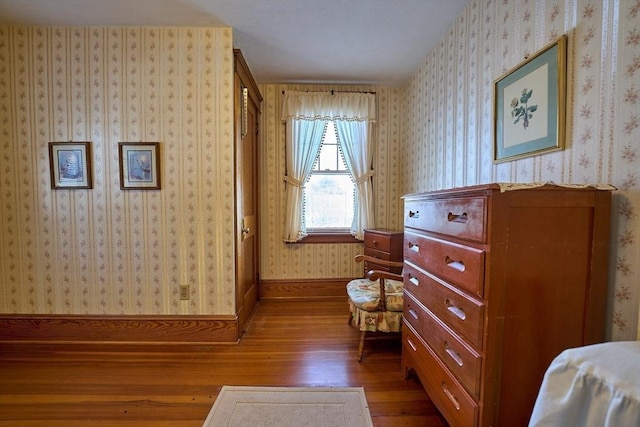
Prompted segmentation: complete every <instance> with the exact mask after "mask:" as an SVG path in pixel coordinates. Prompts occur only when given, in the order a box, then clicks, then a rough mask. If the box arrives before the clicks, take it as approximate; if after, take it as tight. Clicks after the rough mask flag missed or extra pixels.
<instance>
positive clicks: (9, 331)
mask: <svg viewBox="0 0 640 427" xmlns="http://www.w3.org/2000/svg"><path fill="white" fill-rule="evenodd" d="M3 341H5V342H6V341H31V342H56V341H58V342H87V343H89V342H92V343H96V342H100V343H104V342H118V343H135V344H140V343H144V344H219V343H235V342H237V341H238V318H237V316H234V315H229V316H177V315H176V316H174V315H161V316H148V315H142V316H138V315H130V316H126V315H123V316H107V315H104V316H92V315H37V314H36V315H26V314H16V315H8V314H3V315H0V342H3Z"/></svg>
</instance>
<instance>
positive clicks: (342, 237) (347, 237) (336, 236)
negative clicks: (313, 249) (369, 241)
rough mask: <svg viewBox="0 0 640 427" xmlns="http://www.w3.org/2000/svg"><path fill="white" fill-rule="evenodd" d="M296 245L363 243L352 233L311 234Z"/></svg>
mask: <svg viewBox="0 0 640 427" xmlns="http://www.w3.org/2000/svg"><path fill="white" fill-rule="evenodd" d="M296 243H362V241H361V240H358V239H356V238H355V237H353V236H352V235H351V233H309V234H308V235H307V237H305V238H304V239H302V240H300V241H299V242H296Z"/></svg>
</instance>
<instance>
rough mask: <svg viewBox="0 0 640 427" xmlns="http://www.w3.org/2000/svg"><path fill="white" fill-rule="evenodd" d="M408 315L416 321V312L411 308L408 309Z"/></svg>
mask: <svg viewBox="0 0 640 427" xmlns="http://www.w3.org/2000/svg"><path fill="white" fill-rule="evenodd" d="M409 314H410V315H411V317H413V318H414V319H416V320H418V312H417V311H415V310H414V309H413V308H410V309H409Z"/></svg>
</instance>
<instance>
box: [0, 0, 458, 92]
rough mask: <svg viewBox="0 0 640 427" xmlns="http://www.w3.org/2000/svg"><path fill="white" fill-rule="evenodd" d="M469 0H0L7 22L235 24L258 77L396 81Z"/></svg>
mask: <svg viewBox="0 0 640 427" xmlns="http://www.w3.org/2000/svg"><path fill="white" fill-rule="evenodd" d="M468 2H469V0H0V24H34V25H61V26H103V25H114V26H128V25H130V26H198V27H202V26H221V25H223V26H229V27H232V28H233V32H234V47H238V48H240V49H241V50H242V53H243V55H244V57H245V59H246V60H247V63H248V64H249V68H251V71H252V73H253V75H254V77H255V79H256V81H257V82H258V83H333V84H380V85H397V84H401V83H404V82H406V80H407V79H408V78H409V77H411V75H412V74H413V73H414V72H416V71H417V69H418V68H419V67H420V65H421V64H422V62H423V61H424V60H425V58H426V57H427V55H428V54H429V52H430V51H431V50H432V49H433V48H434V47H435V46H436V45H437V43H438V42H439V41H440V40H441V39H442V38H443V37H444V35H445V33H446V31H447V30H448V29H449V28H450V27H451V25H452V24H453V22H454V21H455V19H456V17H457V16H458V15H459V14H460V13H461V12H462V10H463V9H464V7H465V6H466V5H467V4H468Z"/></svg>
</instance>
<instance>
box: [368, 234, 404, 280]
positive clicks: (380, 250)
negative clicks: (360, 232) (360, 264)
mask: <svg viewBox="0 0 640 427" xmlns="http://www.w3.org/2000/svg"><path fill="white" fill-rule="evenodd" d="M402 246H403V233H402V231H396V230H390V229H387V228H371V229H366V230H364V245H363V252H364V254H365V255H369V256H372V257H375V258H378V259H383V260H386V261H402ZM370 270H383V271H390V272H392V273H397V274H400V273H401V272H402V268H390V267H386V266H383V265H379V264H375V263H372V262H367V261H365V262H364V274H365V275H366V274H367V273H368V272H369V271H370Z"/></svg>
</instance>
